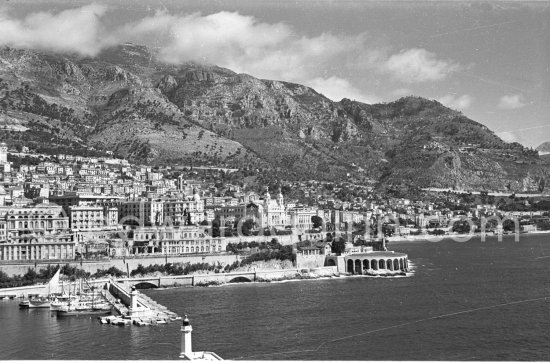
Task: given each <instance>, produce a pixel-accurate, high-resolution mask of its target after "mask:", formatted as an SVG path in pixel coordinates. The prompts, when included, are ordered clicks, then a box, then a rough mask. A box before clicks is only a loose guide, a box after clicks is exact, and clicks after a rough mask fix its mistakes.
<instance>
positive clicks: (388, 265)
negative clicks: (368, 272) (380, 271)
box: [386, 260, 393, 270]
mask: <svg viewBox="0 0 550 363" xmlns="http://www.w3.org/2000/svg"><path fill="white" fill-rule="evenodd" d="M386 268H387V269H388V270H393V261H392V260H387V261H386Z"/></svg>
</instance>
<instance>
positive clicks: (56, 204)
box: [0, 143, 550, 261]
mask: <svg viewBox="0 0 550 363" xmlns="http://www.w3.org/2000/svg"><path fill="white" fill-rule="evenodd" d="M0 171H1V173H2V174H1V175H2V186H1V188H0V211H1V215H0V218H1V219H0V261H29V260H31V261H36V260H74V259H90V258H91V259H94V258H95V259H98V258H103V259H105V258H124V257H128V256H151V255H162V256H167V255H185V254H214V253H216V254H223V253H227V252H239V250H238V249H237V248H236V247H235V246H239V244H240V246H246V245H247V243H251V242H257V243H261V242H264V243H268V242H270V241H273V239H276V240H277V242H278V243H280V244H282V245H293V246H294V247H296V250H295V251H297V252H298V253H300V254H312V253H313V254H329V253H331V252H335V251H334V248H333V249H332V250H331V249H330V243H331V242H333V241H335V240H337V239H338V240H343V241H344V242H346V244H345V245H346V247H345V248H347V249H348V250H349V249H355V251H356V250H357V248H358V247H360V246H368V245H371V246H372V245H373V241H376V240H379V239H380V238H382V237H384V239H386V238H388V239H390V240H391V239H392V238H393V239H395V238H409V236H415V235H417V236H419V235H421V236H425V235H429V234H435V235H449V234H451V235H452V234H459V233H469V232H470V231H478V230H479V229H480V221H481V219H482V218H488V219H489V221H490V222H491V223H489V224H488V225H487V226H486V231H487V232H490V233H502V232H504V233H506V232H510V233H511V232H513V231H514V228H515V224H514V223H515V222H514V221H516V220H517V222H518V225H519V228H520V231H522V232H535V231H540V230H547V229H550V228H549V227H550V222H549V215H548V210H549V209H550V208H549V206H548V202H547V201H545V200H544V198H542V199H541V198H538V199H533V198H527V197H518V196H514V195H510V196H507V197H495V196H494V195H491V193H488V192H481V193H477V194H476V193H468V194H464V193H463V194H456V193H450V192H445V193H428V194H424V198H423V199H422V200H411V199H406V198H388V197H384V196H382V195H380V194H379V193H376V192H375V191H374V190H373V188H372V187H364V186H357V185H354V184H352V183H349V182H345V183H340V184H335V183H326V182H320V181H316V180H309V181H303V182H288V183H286V184H285V185H284V186H283V187H282V188H281V187H279V188H278V190H270V189H269V186H267V185H265V186H259V187H258V186H256V187H255V188H254V187H250V186H248V185H247V184H246V183H243V182H242V181H241V182H234V183H222V182H220V180H219V178H217V175H218V174H217V173H220V174H222V175H226V174H230V173H232V172H236V171H237V170H236V169H226V170H222V169H216V168H204V167H200V166H194V167H193V166H190V167H184V168H179V170H176V169H175V168H174V169H172V168H171V167H169V166H167V167H165V168H158V167H155V168H153V167H151V166H144V165H133V164H131V163H129V162H128V161H127V160H124V159H118V158H114V157H111V158H109V157H86V156H76V155H67V154H58V155H46V154H36V153H33V152H31V151H30V150H29V149H28V148H26V147H23V148H22V149H21V150H15V149H10V148H9V146H8V145H7V144H6V143H1V144H0ZM254 189H255V190H254ZM283 191H284V192H285V194H291V191H292V192H293V193H292V195H294V196H298V197H297V198H295V199H289V198H286V197H285V195H284V194H283ZM297 191H299V193H297ZM426 196H427V197H426ZM491 217H493V218H492V219H491ZM495 217H498V218H495ZM466 218H467V219H468V220H470V221H474V223H473V224H472V223H466V222H464V221H463V219H466ZM243 243H244V244H243ZM327 243H329V245H328V246H329V248H327ZM378 248H381V249H383V248H384V246H381V247H380V246H379V247H378ZM338 252H343V251H338Z"/></svg>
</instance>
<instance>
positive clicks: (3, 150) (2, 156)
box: [0, 142, 8, 165]
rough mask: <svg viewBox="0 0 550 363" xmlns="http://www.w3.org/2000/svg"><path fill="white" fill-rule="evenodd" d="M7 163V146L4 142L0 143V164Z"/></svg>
mask: <svg viewBox="0 0 550 363" xmlns="http://www.w3.org/2000/svg"><path fill="white" fill-rule="evenodd" d="M7 163H8V146H7V145H6V143H5V142H2V143H0V164H2V165H4V164H7Z"/></svg>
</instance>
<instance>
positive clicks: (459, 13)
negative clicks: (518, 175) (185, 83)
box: [0, 0, 550, 147]
mask: <svg viewBox="0 0 550 363" xmlns="http://www.w3.org/2000/svg"><path fill="white" fill-rule="evenodd" d="M126 41H129V42H134V43H139V44H145V45H148V46H152V47H155V50H156V51H157V52H158V54H159V57H161V59H163V60H164V61H166V62H171V63H178V62H182V61H187V60H195V61H201V62H207V63H212V64H217V65H219V66H222V67H227V68H230V69H232V70H234V71H236V72H243V73H249V74H251V75H253V76H256V77H260V78H269V79H277V80H284V81H291V82H297V83H302V84H305V85H308V86H311V87H313V88H315V89H316V90H317V91H319V92H321V93H323V94H324V95H325V96H327V97H329V98H331V99H333V100H336V101H339V100H340V99H342V98H344V97H346V98H350V99H356V100H358V101H363V102H367V103H374V102H388V101H393V100H396V99H398V98H399V97H401V96H404V95H417V96H422V97H427V98H431V99H436V100H439V101H440V102H442V103H443V104H445V105H447V106H449V107H451V108H454V109H458V110H460V111H462V112H463V113H464V114H465V115H467V116H468V117H470V118H472V119H474V120H476V121H478V122H481V123H483V124H485V125H487V126H488V127H489V128H491V129H492V130H494V131H495V132H497V134H498V135H499V136H501V137H502V138H503V139H505V140H506V141H519V142H521V143H523V144H524V145H527V146H531V147H536V146H538V145H539V144H540V143H542V142H544V141H550V119H549V117H548V116H549V114H550V2H533V3H526V2H510V3H504V2H487V3H480V2H475V3H468V2H424V3H420V4H419V3H416V2H415V3H413V2H391V3H389V4H388V3H384V2H366V1H346V0H344V1H342V0H338V1H336V0H335V1H313V0H309V1H281V0H277V1H258V0H250V1H243V0H240V1H238V0H234V1H228V0H223V1H222V0H220V1H206V0H200V1H199V0H197V1H182V0H147V1H145V0H144V1H131V0H119V1H116V0H111V1H95V2H90V1H78V0H72V1H66V0H64V1H37V0H33V1H31V0H18V1H16V2H15V1H5V2H4V4H3V5H0V45H10V46H15V47H29V48H37V49H48V50H53V51H56V52H76V53H79V54H82V55H92V56H93V55H95V54H97V53H98V52H99V51H100V50H101V49H102V48H104V47H107V46H110V45H112V44H116V43H122V42H126Z"/></svg>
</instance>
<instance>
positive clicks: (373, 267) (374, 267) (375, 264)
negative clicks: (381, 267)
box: [370, 260, 378, 270]
mask: <svg viewBox="0 0 550 363" xmlns="http://www.w3.org/2000/svg"><path fill="white" fill-rule="evenodd" d="M370 268H371V270H378V261H377V260H370Z"/></svg>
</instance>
